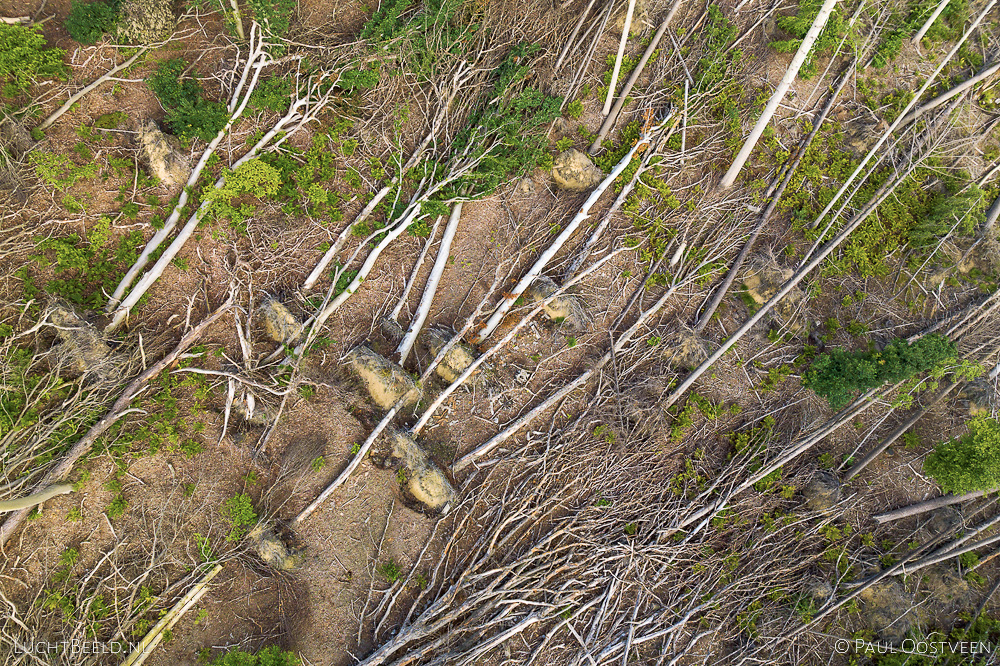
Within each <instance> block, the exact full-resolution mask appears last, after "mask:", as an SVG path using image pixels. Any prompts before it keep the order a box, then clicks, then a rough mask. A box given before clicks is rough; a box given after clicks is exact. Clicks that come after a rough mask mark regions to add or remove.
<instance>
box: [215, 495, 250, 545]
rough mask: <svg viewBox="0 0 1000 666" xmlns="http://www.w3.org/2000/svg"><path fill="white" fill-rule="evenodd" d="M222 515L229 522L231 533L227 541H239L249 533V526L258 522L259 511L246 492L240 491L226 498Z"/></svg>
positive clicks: (227, 536)
mask: <svg viewBox="0 0 1000 666" xmlns="http://www.w3.org/2000/svg"><path fill="white" fill-rule="evenodd" d="M222 517H223V518H225V519H226V522H228V523H229V534H227V535H226V541H229V542H233V541H239V540H240V539H242V538H243V537H244V536H246V534H247V528H249V527H250V526H251V525H254V524H256V523H257V512H256V511H254V508H253V500H251V499H250V496H249V495H247V494H246V493H239V494H238V495H234V496H232V497H230V498H229V499H227V500H226V502H225V504H223V505H222Z"/></svg>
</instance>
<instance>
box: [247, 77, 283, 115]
mask: <svg viewBox="0 0 1000 666" xmlns="http://www.w3.org/2000/svg"><path fill="white" fill-rule="evenodd" d="M291 93H292V84H291V82H290V81H288V79H283V78H280V77H277V76H272V77H270V78H267V79H264V80H263V81H261V82H260V83H259V84H257V88H256V89H255V90H254V91H253V94H251V95H250V99H249V101H248V102H247V108H249V109H257V110H258V111H277V112H279V113H280V112H282V111H284V110H285V109H287V108H288V105H289V103H290V95H291Z"/></svg>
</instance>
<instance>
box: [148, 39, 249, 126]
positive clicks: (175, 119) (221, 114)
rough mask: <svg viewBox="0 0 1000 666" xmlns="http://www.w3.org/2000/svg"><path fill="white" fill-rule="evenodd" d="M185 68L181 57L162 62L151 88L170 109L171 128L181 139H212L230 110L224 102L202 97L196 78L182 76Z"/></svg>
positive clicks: (165, 106) (150, 82)
mask: <svg viewBox="0 0 1000 666" xmlns="http://www.w3.org/2000/svg"><path fill="white" fill-rule="evenodd" d="M186 67H187V63H186V62H185V61H184V60H182V59H181V58H174V59H172V60H167V61H165V62H162V63H160V66H159V67H157V69H156V72H155V73H154V74H153V76H151V77H150V79H149V87H150V88H152V90H153V92H154V93H156V96H157V97H158V98H159V100H160V104H161V105H162V106H163V109H164V110H165V111H166V112H167V118H166V124H167V127H169V128H170V131H172V132H173V133H174V134H176V135H177V136H179V137H181V138H193V137H197V138H199V139H201V140H202V141H211V140H212V139H214V138H215V136H216V135H217V134H218V133H219V131H220V130H221V129H222V128H223V127H225V126H226V123H227V122H228V120H229V111H228V110H227V109H226V105H225V104H222V103H220V102H213V101H211V100H208V99H205V98H204V97H202V90H201V84H200V83H199V82H198V80H197V79H193V78H190V77H185V78H183V79H182V78H181V75H182V74H183V72H184V69H185V68H186Z"/></svg>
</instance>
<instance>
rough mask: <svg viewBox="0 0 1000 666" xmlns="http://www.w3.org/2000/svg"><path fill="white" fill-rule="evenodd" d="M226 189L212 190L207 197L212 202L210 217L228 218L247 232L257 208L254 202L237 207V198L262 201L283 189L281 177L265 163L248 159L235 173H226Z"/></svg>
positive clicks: (223, 187) (205, 197)
mask: <svg viewBox="0 0 1000 666" xmlns="http://www.w3.org/2000/svg"><path fill="white" fill-rule="evenodd" d="M224 176H225V179H226V181H225V183H224V184H223V185H222V187H218V188H212V189H209V190H207V191H206V192H205V193H204V194H203V199H204V200H205V201H211V202H212V206H211V208H210V209H209V215H211V216H213V217H216V218H224V219H228V220H229V221H230V224H232V225H234V226H235V227H236V228H238V229H243V230H245V229H246V219H247V218H248V217H250V216H251V215H253V213H254V210H256V206H255V205H254V204H252V203H244V204H241V205H239V206H235V205H233V200H234V199H235V198H237V197H241V196H244V195H250V196H254V197H258V198H267V197H273V196H275V195H276V194H277V193H278V189H279V188H280V186H281V174H280V173H279V172H278V170H277V169H275V168H274V167H273V166H271V165H270V164H267V163H266V162H264V161H262V160H247V161H246V162H244V163H243V164H241V165H239V166H238V167H236V168H235V169H233V170H228V169H227V170H226V171H225V173H224Z"/></svg>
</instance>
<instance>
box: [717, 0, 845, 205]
mask: <svg viewBox="0 0 1000 666" xmlns="http://www.w3.org/2000/svg"><path fill="white" fill-rule="evenodd" d="M837 2H838V0H825V1H824V2H823V6H822V7H821V8H820V10H819V14H817V15H816V19H815V20H814V21H813V24H812V25H811V26H810V27H809V31H808V32H807V33H806V36H805V37H804V38H803V39H802V44H800V45H799V50H798V51H796V52H795V57H793V58H792V62H791V63H790V64H789V65H788V69H787V70H785V75H784V76H783V77H782V79H781V83H779V84H778V87H777V88H776V89H775V90H774V94H773V95H771V99H769V100H768V102H767V106H765V107H764V112H763V113H762V114H761V115H760V118H758V119H757V124H756V125H754V128H753V131H751V132H750V136H748V137H747V140H746V141H745V142H744V143H743V147H742V148H740V152H739V153H737V155H736V159H734V160H733V163H732V165H731V166H730V167H729V170H728V171H726V174H725V175H724V176H723V177H722V180H721V181H720V182H719V188H720V189H723V190H727V189H729V188H730V187H732V186H733V183H735V182H736V177H737V176H738V175H739V174H740V171H741V170H742V169H743V165H744V164H746V161H747V159H748V158H749V157H750V153H751V152H752V151H753V149H754V147H755V146H756V145H757V141H759V140H760V137H761V135H763V134H764V129H765V128H766V127H767V125H768V123H770V122H771V117H772V116H774V113H775V111H777V110H778V106H779V105H780V104H781V100H783V99H784V98H785V93H787V92H788V89H789V88H791V87H792V83H793V82H794V81H795V77H796V76H798V74H799V69H801V67H802V65H803V64H804V63H805V61H806V57H808V55H809V51H811V50H812V47H813V44H814V43H815V42H816V38H817V37H819V33H820V31H821V30H822V29H823V27H824V26H825V25H826V22H827V20H828V19H829V18H830V14H832V13H833V9H834V7H836V5H837Z"/></svg>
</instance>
